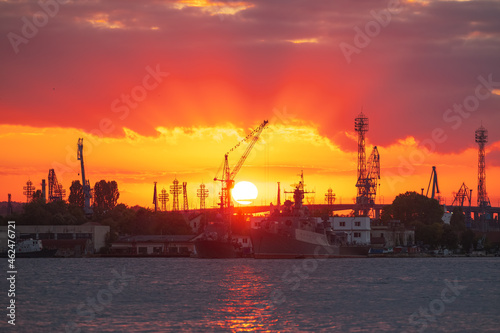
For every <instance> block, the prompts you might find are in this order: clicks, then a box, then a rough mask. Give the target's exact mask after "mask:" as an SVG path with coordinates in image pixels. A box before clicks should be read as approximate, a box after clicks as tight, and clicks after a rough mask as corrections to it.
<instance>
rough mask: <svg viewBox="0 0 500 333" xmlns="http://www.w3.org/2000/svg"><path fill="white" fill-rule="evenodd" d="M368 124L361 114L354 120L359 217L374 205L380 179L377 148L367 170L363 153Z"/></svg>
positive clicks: (372, 153)
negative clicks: (356, 141)
mask: <svg viewBox="0 0 500 333" xmlns="http://www.w3.org/2000/svg"><path fill="white" fill-rule="evenodd" d="M368 127H369V122H368V117H366V116H365V115H364V114H363V112H361V113H360V114H359V115H358V117H357V118H356V119H355V120H354V130H355V131H356V132H357V133H358V180H357V182H356V187H357V190H358V191H357V196H356V204H357V205H358V207H359V209H357V211H358V214H359V215H361V214H362V215H368V212H369V210H370V208H371V207H372V206H373V205H374V204H375V197H376V195H377V185H378V180H379V179H380V154H379V152H378V149H377V146H375V147H373V150H372V152H371V154H370V157H369V158H368V168H367V162H366V153H365V134H366V132H368Z"/></svg>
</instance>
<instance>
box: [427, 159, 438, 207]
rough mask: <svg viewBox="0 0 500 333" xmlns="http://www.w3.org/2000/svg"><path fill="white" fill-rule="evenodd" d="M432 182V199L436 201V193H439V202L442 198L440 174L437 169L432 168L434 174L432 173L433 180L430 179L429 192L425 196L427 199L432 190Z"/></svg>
mask: <svg viewBox="0 0 500 333" xmlns="http://www.w3.org/2000/svg"><path fill="white" fill-rule="evenodd" d="M431 182H432V193H431V198H432V199H435V196H436V193H437V199H436V200H437V201H441V198H440V197H439V194H440V193H441V192H439V185H438V174H437V171H436V167H435V166H433V167H432V172H431V178H430V179H429V185H427V192H426V194H425V196H426V197H428V196H429V189H430V188H431Z"/></svg>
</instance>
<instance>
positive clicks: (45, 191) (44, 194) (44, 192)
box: [42, 179, 47, 202]
mask: <svg viewBox="0 0 500 333" xmlns="http://www.w3.org/2000/svg"><path fill="white" fill-rule="evenodd" d="M46 187H47V185H46V184H45V179H42V200H43V202H47V190H46Z"/></svg>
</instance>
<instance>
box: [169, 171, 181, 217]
mask: <svg viewBox="0 0 500 333" xmlns="http://www.w3.org/2000/svg"><path fill="white" fill-rule="evenodd" d="M181 193H182V188H181V186H180V185H179V181H178V180H177V178H175V179H174V182H173V185H170V194H172V195H173V196H174V201H173V205H172V206H173V207H172V211H174V212H177V211H179V194H181Z"/></svg>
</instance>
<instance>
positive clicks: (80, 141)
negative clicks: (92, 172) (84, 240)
mask: <svg viewBox="0 0 500 333" xmlns="http://www.w3.org/2000/svg"><path fill="white" fill-rule="evenodd" d="M76 157H77V160H79V161H80V165H81V168H82V187H83V198H84V206H83V212H84V213H85V215H92V213H93V212H94V211H93V210H92V207H90V198H92V194H91V193H90V181H89V180H88V179H85V167H84V165H83V138H79V139H78V150H77V153H76Z"/></svg>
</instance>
